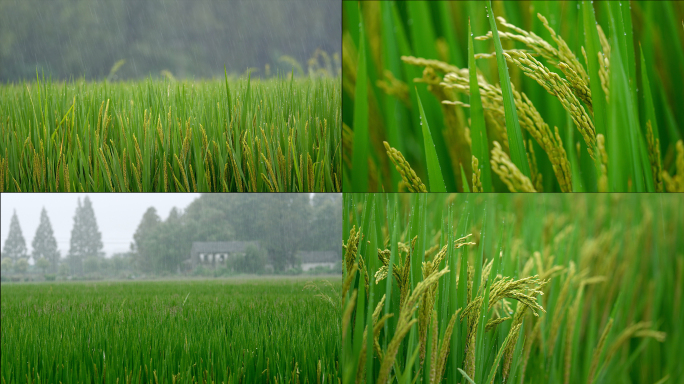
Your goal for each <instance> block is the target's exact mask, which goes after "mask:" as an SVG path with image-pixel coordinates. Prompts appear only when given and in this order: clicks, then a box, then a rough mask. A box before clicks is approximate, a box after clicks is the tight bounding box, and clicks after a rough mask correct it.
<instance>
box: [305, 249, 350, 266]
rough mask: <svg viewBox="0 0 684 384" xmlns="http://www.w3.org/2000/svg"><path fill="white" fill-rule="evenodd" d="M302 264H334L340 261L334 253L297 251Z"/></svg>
mask: <svg viewBox="0 0 684 384" xmlns="http://www.w3.org/2000/svg"><path fill="white" fill-rule="evenodd" d="M299 257H301V260H302V263H334V262H336V261H338V260H341V257H340V256H339V255H338V254H337V252H335V251H299Z"/></svg>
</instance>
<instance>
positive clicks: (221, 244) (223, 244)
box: [191, 241, 259, 254]
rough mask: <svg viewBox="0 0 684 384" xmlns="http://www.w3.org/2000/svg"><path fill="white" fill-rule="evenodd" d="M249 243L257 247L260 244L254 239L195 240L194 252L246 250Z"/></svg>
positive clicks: (193, 244)
mask: <svg viewBox="0 0 684 384" xmlns="http://www.w3.org/2000/svg"><path fill="white" fill-rule="evenodd" d="M249 245H254V246H256V247H257V248H258V247H259V244H258V243H257V242H254V241H212V242H194V243H192V250H191V252H192V253H193V254H195V253H204V252H226V253H233V252H244V251H245V248H247V246H249Z"/></svg>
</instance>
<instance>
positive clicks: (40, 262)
mask: <svg viewBox="0 0 684 384" xmlns="http://www.w3.org/2000/svg"><path fill="white" fill-rule="evenodd" d="M36 267H38V268H40V269H41V270H42V271H43V274H45V273H47V269H48V268H50V262H49V261H48V259H46V258H44V257H41V258H39V259H36Z"/></svg>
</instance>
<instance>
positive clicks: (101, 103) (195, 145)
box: [0, 76, 342, 192]
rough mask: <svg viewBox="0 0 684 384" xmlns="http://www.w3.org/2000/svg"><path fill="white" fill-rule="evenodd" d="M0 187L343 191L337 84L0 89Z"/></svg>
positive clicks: (40, 84) (43, 84)
mask: <svg viewBox="0 0 684 384" xmlns="http://www.w3.org/2000/svg"><path fill="white" fill-rule="evenodd" d="M0 116H2V118H1V119H0V120H2V121H0V137H1V138H2V139H1V140H0V191H17V192H18V191H21V192H47V191H49V192H57V191H60V192H61V191H72V192H73V191H86V192H91V191H92V192H105V191H107V192H129V191H130V192H148V191H158V192H159V191H161V192H190V191H193V192H214V191H216V192H233V191H238V192H264V191H265V192H314V191H317V192H319V191H321V192H322V191H326V192H327V191H341V183H342V175H341V163H342V151H341V145H340V140H341V129H340V120H341V119H340V95H339V78H337V79H335V78H329V77H328V78H311V79H295V78H290V79H284V78H272V79H269V80H254V79H250V78H249V77H245V78H243V79H241V80H238V81H236V80H229V79H228V77H227V76H226V78H225V79H224V80H214V81H202V82H175V81H159V80H151V79H150V80H146V81H141V82H118V83H112V84H110V83H107V82H102V83H91V82H83V81H71V82H63V83H56V82H52V81H50V80H45V79H36V81H35V82H32V83H29V84H10V85H2V86H0Z"/></svg>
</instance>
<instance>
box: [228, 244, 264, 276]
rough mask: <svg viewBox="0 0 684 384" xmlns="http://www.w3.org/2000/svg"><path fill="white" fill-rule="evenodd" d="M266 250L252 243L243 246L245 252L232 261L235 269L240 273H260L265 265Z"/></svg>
mask: <svg viewBox="0 0 684 384" xmlns="http://www.w3.org/2000/svg"><path fill="white" fill-rule="evenodd" d="M266 261H267V258H266V252H265V251H264V250H262V249H260V248H257V247H256V246H254V245H248V246H247V248H245V254H244V255H243V256H239V257H238V258H237V259H236V260H235V261H234V266H235V270H236V271H237V272H240V273H250V274H261V273H262V272H263V271H264V265H266Z"/></svg>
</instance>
